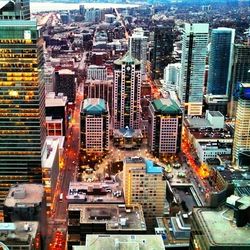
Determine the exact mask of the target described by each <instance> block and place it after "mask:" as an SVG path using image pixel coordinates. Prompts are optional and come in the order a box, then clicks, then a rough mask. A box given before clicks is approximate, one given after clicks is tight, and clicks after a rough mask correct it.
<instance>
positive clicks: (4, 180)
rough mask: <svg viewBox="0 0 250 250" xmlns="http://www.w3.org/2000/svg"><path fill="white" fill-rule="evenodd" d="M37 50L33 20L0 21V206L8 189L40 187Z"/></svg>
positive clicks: (42, 132)
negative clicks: (26, 184)
mask: <svg viewBox="0 0 250 250" xmlns="http://www.w3.org/2000/svg"><path fill="white" fill-rule="evenodd" d="M42 46H43V42H42V40H41V39H40V38H39V31H38V29H37V24H36V21H29V20H0V49H1V52H0V67H1V71H0V87H1V92H0V202H1V201H3V199H4V198H5V195H6V194H7V192H8V190H9V188H10V186H11V185H12V184H16V183H17V182H18V183H22V182H33V183H42V166H41V155H42V154H43V149H44V142H45V137H46V128H45V90H44V82H43V79H42V64H43V53H42V48H43V47H42ZM17 47H18V48H19V50H17V49H16V48H17ZM24 51H25V53H24Z"/></svg>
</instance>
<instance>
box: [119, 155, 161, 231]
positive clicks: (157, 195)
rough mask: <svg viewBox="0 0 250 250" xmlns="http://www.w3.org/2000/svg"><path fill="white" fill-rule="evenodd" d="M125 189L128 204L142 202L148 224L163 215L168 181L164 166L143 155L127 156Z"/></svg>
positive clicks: (124, 174)
mask: <svg viewBox="0 0 250 250" xmlns="http://www.w3.org/2000/svg"><path fill="white" fill-rule="evenodd" d="M123 180H124V181H123V190H124V196H125V202H126V205H128V206H131V205H134V204H141V205H142V208H143V212H144V216H145V219H146V221H147V223H148V224H147V226H150V227H152V226H153V225H154V222H155V221H154V219H155V217H156V216H163V212H164V204H165V199H166V181H165V180H163V170H162V167H160V166H158V165H156V164H155V163H154V162H153V161H151V160H147V159H144V158H141V157H127V158H125V160H124V165H123Z"/></svg>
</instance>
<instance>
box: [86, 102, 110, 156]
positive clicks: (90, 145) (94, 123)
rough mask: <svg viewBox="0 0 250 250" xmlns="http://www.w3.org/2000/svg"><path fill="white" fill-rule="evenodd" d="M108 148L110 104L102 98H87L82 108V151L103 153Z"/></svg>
mask: <svg viewBox="0 0 250 250" xmlns="http://www.w3.org/2000/svg"><path fill="white" fill-rule="evenodd" d="M108 149H109V111H108V104H106V103H105V101H104V100H103V99H100V98H88V99H85V100H84V102H83V104H82V108H81V151H82V152H83V153H84V152H85V153H96V152H100V153H103V152H105V151H107V150H108Z"/></svg>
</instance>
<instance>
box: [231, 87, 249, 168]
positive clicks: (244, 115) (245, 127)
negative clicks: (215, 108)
mask: <svg viewBox="0 0 250 250" xmlns="http://www.w3.org/2000/svg"><path fill="white" fill-rule="evenodd" d="M235 120H236V123H235V132H234V143H233V161H234V162H235V163H236V164H237V165H239V156H240V154H242V153H243V154H245V153H247V152H248V154H249V153H250V134H249V131H250V123H249V120H250V83H242V84H240V90H239V99H238V105H237V112H236V119H235Z"/></svg>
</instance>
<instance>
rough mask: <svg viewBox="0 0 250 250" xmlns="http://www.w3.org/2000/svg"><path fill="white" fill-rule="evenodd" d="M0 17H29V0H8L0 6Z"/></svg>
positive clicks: (23, 18)
mask: <svg viewBox="0 0 250 250" xmlns="http://www.w3.org/2000/svg"><path fill="white" fill-rule="evenodd" d="M0 19H4V20H9V19H22V20H29V19H30V0H12V1H11V0H10V1H6V2H4V4H3V5H2V6H1V7H0Z"/></svg>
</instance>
